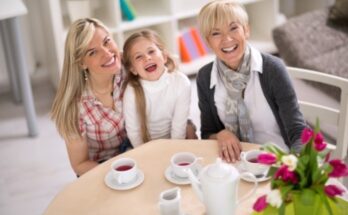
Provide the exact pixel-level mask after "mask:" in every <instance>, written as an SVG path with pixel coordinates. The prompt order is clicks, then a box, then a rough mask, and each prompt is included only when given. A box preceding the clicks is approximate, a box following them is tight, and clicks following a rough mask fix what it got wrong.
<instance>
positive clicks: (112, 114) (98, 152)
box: [52, 18, 127, 175]
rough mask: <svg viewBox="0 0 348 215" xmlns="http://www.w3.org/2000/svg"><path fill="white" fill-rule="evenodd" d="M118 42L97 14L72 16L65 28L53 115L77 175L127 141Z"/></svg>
mask: <svg viewBox="0 0 348 215" xmlns="http://www.w3.org/2000/svg"><path fill="white" fill-rule="evenodd" d="M123 79H124V73H123V72H122V69H121V57H120V53H119V50H118V47H117V45H116V43H115V42H114V40H113V39H112V36H111V35H110V33H109V31H108V30H107V28H106V27H105V26H104V25H103V23H101V22H100V21H98V20H96V19H90V18H86V19H80V20H77V21H75V22H74V23H73V24H72V25H71V27H70V29H69V32H68V36H67V39H66V43H65V56H64V65H63V71H62V76H61V80H60V82H59V86H58V91H57V94H56V97H55V99H54V102H53V106H52V119H53V120H54V121H55V123H56V126H57V129H58V131H59V133H60V134H61V136H62V137H63V138H64V140H65V142H66V147H67V151H68V155H69V159H70V163H71V166H72V168H73V170H74V171H75V173H76V174H77V175H81V174H83V173H85V172H87V171H88V170H90V169H92V168H93V167H95V166H96V165H98V163H101V162H103V161H105V160H107V159H109V158H111V157H113V156H115V155H117V154H119V153H120V150H122V149H120V145H121V144H122V143H124V142H126V140H127V139H126V133H125V125H124V118H123V111H122V93H121V85H122V83H123Z"/></svg>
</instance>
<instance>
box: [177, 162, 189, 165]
mask: <svg viewBox="0 0 348 215" xmlns="http://www.w3.org/2000/svg"><path fill="white" fill-rule="evenodd" d="M190 164H191V163H189V162H181V163H178V165H179V166H187V165H190Z"/></svg>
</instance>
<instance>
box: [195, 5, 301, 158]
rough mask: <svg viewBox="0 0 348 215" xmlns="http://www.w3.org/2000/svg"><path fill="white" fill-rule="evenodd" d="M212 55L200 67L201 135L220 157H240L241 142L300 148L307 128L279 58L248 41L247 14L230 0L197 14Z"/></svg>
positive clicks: (241, 7)
mask: <svg viewBox="0 0 348 215" xmlns="http://www.w3.org/2000/svg"><path fill="white" fill-rule="evenodd" d="M198 24H199V28H200V31H201V33H202V35H203V37H204V39H205V40H206V42H207V44H208V45H209V47H210V48H211V50H212V51H213V52H214V54H215V55H216V59H215V60H214V62H211V63H209V64H207V65H205V66H204V67H202V68H201V69H200V70H199V73H198V76H197V90H198V97H199V108H200V110H201V135H202V138H203V139H209V138H210V139H217V140H218V144H219V153H220V156H221V157H222V158H223V159H225V160H226V161H228V162H235V161H236V160H239V158H240V157H239V156H240V152H241V150H242V148H241V145H240V141H244V142H252V143H258V144H263V143H266V142H269V141H271V142H273V143H275V144H277V145H278V146H279V147H281V148H282V149H284V150H285V151H288V150H289V149H293V150H296V151H299V150H300V148H301V141H300V135H301V132H302V130H303V128H304V127H305V126H306V125H305V122H304V120H303V116H302V114H301V112H300V110H299V106H298V103H297V98H296V94H295V91H294V89H293V86H292V84H291V82H290V79H289V77H288V74H287V72H286V68H285V66H284V64H283V62H282V61H281V60H280V59H278V58H276V57H274V56H271V55H268V54H265V53H261V52H260V51H258V50H257V49H255V48H254V47H253V46H252V45H251V44H249V43H248V41H247V40H248V38H249V36H250V29H249V25H248V14H247V13H246V11H245V9H244V8H243V6H242V5H240V4H239V3H238V2H237V1H233V0H213V1H211V2H209V3H207V4H206V5H205V6H204V7H203V8H202V9H201V10H200V13H199V16H198Z"/></svg>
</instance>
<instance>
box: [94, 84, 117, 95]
mask: <svg viewBox="0 0 348 215" xmlns="http://www.w3.org/2000/svg"><path fill="white" fill-rule="evenodd" d="M90 86H91V89H92V92H93V93H94V94H95V95H99V96H105V95H111V96H113V93H114V92H113V87H112V86H113V85H112V84H111V85H110V87H108V88H109V89H107V90H104V91H98V90H96V89H95V88H94V87H93V84H92V83H90ZM110 88H111V89H110Z"/></svg>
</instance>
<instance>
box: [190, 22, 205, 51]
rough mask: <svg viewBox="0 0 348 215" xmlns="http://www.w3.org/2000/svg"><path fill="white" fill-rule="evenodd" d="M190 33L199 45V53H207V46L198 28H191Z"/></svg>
mask: <svg viewBox="0 0 348 215" xmlns="http://www.w3.org/2000/svg"><path fill="white" fill-rule="evenodd" d="M190 34H191V36H192V38H193V40H194V42H195V44H196V46H197V49H198V53H199V55H200V56H204V55H206V54H207V53H208V52H207V50H206V46H205V44H204V42H203V39H202V37H201V36H200V34H199V33H198V31H197V29H196V28H190Z"/></svg>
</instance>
